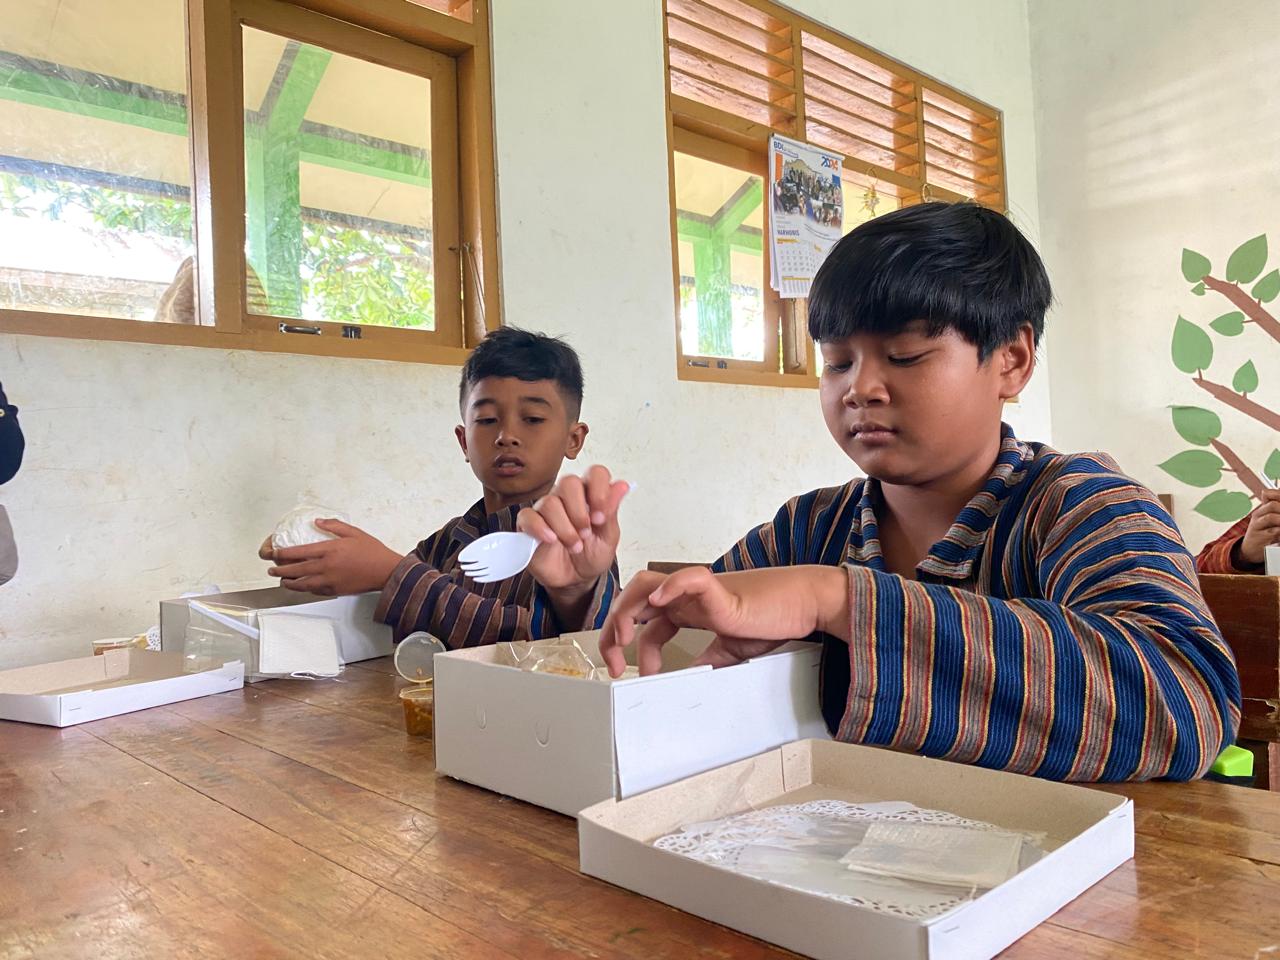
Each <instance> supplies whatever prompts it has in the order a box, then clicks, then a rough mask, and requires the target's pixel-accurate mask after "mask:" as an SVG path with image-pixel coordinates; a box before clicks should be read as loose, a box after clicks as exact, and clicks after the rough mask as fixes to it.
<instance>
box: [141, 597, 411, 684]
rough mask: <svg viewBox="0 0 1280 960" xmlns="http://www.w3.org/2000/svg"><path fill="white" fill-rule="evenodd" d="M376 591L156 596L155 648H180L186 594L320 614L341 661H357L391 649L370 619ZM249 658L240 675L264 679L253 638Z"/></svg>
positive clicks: (385, 629)
mask: <svg viewBox="0 0 1280 960" xmlns="http://www.w3.org/2000/svg"><path fill="white" fill-rule="evenodd" d="M378 597H379V594H377V593H361V594H356V595H355V596H350V597H317V596H314V595H313V594H309V593H299V592H298V591H296V590H286V589H285V588H284V587H264V588H262V589H259V590H239V591H235V592H232V593H214V594H209V595H207V596H203V597H184V598H182V599H178V600H161V601H160V649H161V650H165V651H174V652H176V653H181V652H182V646H183V640H184V639H185V636H186V630H187V624H188V622H190V617H191V608H190V607H189V606H188V604H189V603H190V602H191V601H192V600H196V601H199V602H200V603H205V604H213V605H214V606H215V607H216V606H217V605H219V604H225V605H227V606H232V607H248V608H249V609H250V610H256V611H257V612H258V613H280V612H288V613H298V614H305V615H306V616H310V617H324V618H325V619H327V620H330V621H332V622H333V628H334V633H336V634H337V637H338V652H339V654H340V656H341V659H342V662H343V663H357V662H359V661H361V660H372V659H374V658H375V657H389V656H391V654H392V653H393V652H394V651H395V644H394V643H393V642H392V639H391V628H390V627H389V626H387V625H386V624H383V623H378V622H376V621H375V620H374V619H373V611H374V610H375V609H376V608H377V606H378ZM250 647H251V652H250V657H249V662H248V663H246V664H245V679H246V680H248V681H249V682H251V683H252V682H256V681H258V680H265V679H268V678H267V677H263V676H259V675H258V672H257V671H258V661H257V656H258V649H257V641H256V640H255V641H251V643H250Z"/></svg>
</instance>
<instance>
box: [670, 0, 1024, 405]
mask: <svg viewBox="0 0 1280 960" xmlns="http://www.w3.org/2000/svg"><path fill="white" fill-rule="evenodd" d="M737 2H739V3H741V4H743V5H745V6H749V7H751V8H753V9H755V10H756V11H758V12H759V13H761V14H764V15H765V16H767V17H770V18H772V19H773V20H776V21H779V22H782V23H785V24H786V25H787V27H788V28H789V30H790V34H791V40H790V49H791V51H792V52H791V59H790V62H789V64H784V63H783V62H782V61H781V60H780V59H779V58H778V57H777V56H776V54H777V51H776V50H773V51H771V52H770V53H769V54H767V55H765V54H759V55H758V56H759V58H760V59H762V60H773V61H776V62H775V63H774V64H773V65H774V66H775V67H785V68H786V70H784V73H785V72H790V74H791V80H790V82H786V81H784V80H774V82H775V83H776V84H777V85H778V86H779V87H780V88H782V89H785V90H786V91H788V92H789V96H788V97H787V98H785V99H787V100H790V101H791V102H790V103H786V102H783V103H775V102H772V101H763V100H759V99H758V98H754V97H750V96H747V95H742V94H735V95H737V96H740V97H742V98H743V99H745V100H750V101H753V102H755V103H756V104H757V105H758V106H761V107H768V108H769V109H770V123H768V124H766V123H763V122H760V121H757V120H751V119H748V118H746V117H743V116H739V115H737V114H734V113H731V112H729V111H727V110H722V109H720V108H718V107H714V106H711V105H709V104H705V103H702V102H700V101H698V100H693V99H690V98H687V97H684V96H681V95H679V94H676V93H674V92H673V91H672V81H671V47H672V43H673V40H672V37H671V35H670V29H669V24H670V22H671V17H672V16H675V17H676V19H677V20H680V21H682V22H684V23H685V24H686V25H688V24H692V25H693V26H694V27H696V28H697V29H699V30H701V31H703V32H704V33H708V34H716V35H718V37H719V39H721V40H727V41H729V42H734V43H738V41H736V40H735V39H734V38H733V37H730V36H728V35H726V34H724V33H723V32H721V31H719V30H717V29H715V28H710V27H706V26H700V25H698V24H696V23H694V22H693V21H692V20H690V19H688V10H687V9H686V8H688V7H689V6H690V5H691V3H690V0H663V3H662V9H661V16H662V40H663V83H664V94H665V102H666V113H667V155H668V178H669V181H670V215H671V243H672V266H673V273H674V279H675V325H676V374H677V377H678V379H681V380H693V381H703V382H714V383H737V384H748V385H761V386H784V387H810V388H812V387H816V386H817V385H818V372H819V371H818V364H817V359H816V353H815V350H814V344H813V341H812V340H811V339H810V338H809V336H808V330H807V323H806V315H807V301H805V300H804V299H781V298H779V297H778V294H777V292H776V291H774V290H773V289H772V287H771V286H770V285H769V283H768V271H769V265H770V256H771V250H770V245H769V242H768V235H769V229H768V227H769V219H768V218H769V217H770V216H771V214H772V209H771V208H772V204H771V203H768V202H767V200H766V203H765V244H764V266H765V272H766V281H765V288H766V290H765V295H766V303H768V298H769V297H770V296H772V297H773V298H774V299H775V301H776V303H777V306H776V308H775V315H776V316H777V318H778V326H777V330H778V334H770V333H769V325H768V322H766V337H768V338H769V342H770V344H771V343H772V342H773V341H774V339H779V340H780V341H781V352H782V357H781V364H780V365H775V366H774V367H772V368H767V369H766V368H764V364H763V363H747V362H744V361H734V360H726V359H724V358H715V357H712V358H704V357H690V356H686V355H685V353H684V350H683V342H682V340H681V337H680V258H679V247H678V244H679V231H678V226H677V222H676V220H677V217H676V202H675V154H676V153H677V152H679V153H690V152H691V151H689V150H687V149H681V147H680V146H679V144H688V143H690V142H693V143H696V144H698V145H699V149H700V150H701V153H695V154H694V155H704V156H706V157H707V159H715V155H716V154H717V153H718V152H719V151H721V150H723V151H724V153H723V155H724V156H738V157H741V156H743V155H744V152H745V155H748V156H750V157H752V158H755V159H756V162H757V163H758V166H756V167H754V168H752V167H741V166H739V168H740V169H743V170H745V171H746V172H749V173H758V174H759V175H761V176H763V177H765V183H766V191H765V192H766V195H767V194H768V193H769V190H768V184H769V168H768V149H769V138H770V136H771V135H772V134H773V133H775V132H776V133H779V134H781V135H783V136H787V137H791V138H793V139H796V140H801V141H806V142H807V136H806V118H805V113H806V107H807V100H808V97H809V96H810V94H807V93H806V91H805V78H806V65H805V56H806V50H805V46H804V34H810V35H811V36H813V37H815V38H817V39H818V40H820V41H824V42H826V43H828V44H832V45H834V46H836V47H840V48H841V49H843V50H844V51H847V52H848V53H851V54H853V55H854V56H857V57H860V58H862V59H863V60H866V61H868V62H870V63H871V64H873V65H875V66H877V67H881V68H883V69H885V70H887V71H890V72H891V73H893V74H895V75H896V76H897V77H898V78H900V80H901V81H902V82H903V83H905V84H909V85H910V88H911V92H912V96H913V99H914V103H915V126H916V128H917V132H916V134H915V136H916V144H917V147H918V149H919V150H920V153H919V156H918V158H917V165H918V167H919V169H918V171H917V172H916V175H911V174H909V173H903V172H901V171H899V170H897V169H893V170H890V169H885V168H882V167H878V166H875V165H869V164H867V162H866V161H865V160H860V159H857V158H853V157H850V156H849V155H847V154H841V155H842V157H843V165H844V169H845V180H846V183H857V182H860V181H861V180H862V179H874V181H875V182H878V183H880V184H881V185H882V187H883V188H885V189H886V190H889V191H892V192H893V193H894V195H895V196H896V197H897V198H898V201H899V203H900V205H901V206H909V205H911V204H914V203H920V202H923V201H926V200H950V201H964V200H969V199H970V198H968V197H966V196H964V195H962V194H959V193H956V192H954V191H951V190H948V189H946V188H945V187H942V186H939V185H937V184H934V183H930V182H929V180H928V174H929V165H928V162H927V153H928V148H926V147H925V130H926V126H927V125H930V124H927V123H926V117H925V103H926V97H927V95H928V94H930V93H932V94H936V95H939V96H941V97H943V98H946V99H948V100H950V101H952V102H953V103H954V104H956V105H958V106H960V107H963V108H965V109H967V110H970V111H973V112H974V113H975V114H979V115H981V116H982V117H983V118H984V122H986V123H988V124H990V125H991V127H992V128H993V130H994V141H995V144H996V148H995V149H996V159H997V162H998V167H999V177H998V183H997V184H996V185H994V186H993V187H990V189H991V190H992V191H993V192H994V195H995V197H996V199H997V200H998V209H1000V210H1001V212H1006V210H1007V203H1008V199H1007V198H1008V182H1007V165H1006V162H1005V151H1004V115H1003V113H1002V112H1001V111H1000V110H997V109H996V108H995V107H992V106H991V105H989V104H986V103H983V102H982V101H980V100H977V99H976V98H974V97H971V96H969V95H968V94H965V93H963V92H962V91H959V90H956V89H955V88H954V87H951V86H949V85H947V84H944V83H941V82H939V81H937V80H935V79H933V78H932V77H930V76H928V75H926V74H924V73H921V72H920V71H918V70H915V69H913V68H911V67H909V66H907V65H906V64H903V63H900V62H899V61H897V60H894V59H893V58H891V57H888V56H886V55H885V54H882V53H880V52H879V51H877V50H875V49H873V48H871V47H868V46H866V45H865V44H862V43H859V42H858V41H856V40H854V39H852V38H851V37H847V36H845V35H844V34H842V33H839V32H838V31H835V30H833V29H831V28H830V27H827V26H824V25H823V24H821V23H818V22H816V21H813V20H810V19H809V18H807V17H804V16H801V15H800V14H798V13H795V12H794V11H792V10H789V9H787V8H786V7H782V6H779V5H778V4H776V3H772V2H770V0H737ZM698 4H701V5H702V6H709V7H717V4H716V3H715V2H714V0H692V5H698ZM673 6H674V7H679V8H680V9H678V10H673V9H672V8H673ZM717 16H718V17H719V18H720V19H722V20H724V21H725V22H729V21H737V22H738V23H740V24H741V25H743V26H745V27H746V28H748V29H750V30H755V31H760V30H761V29H762V28H759V27H756V26H755V25H753V24H749V23H747V22H746V21H742V20H740V19H739V18H737V17H736V16H735V15H734V14H732V13H728V12H719V13H718V14H717ZM706 56H707V57H708V58H709V59H710V60H712V61H716V62H718V63H721V64H726V65H728V66H734V65H733V64H732V63H730V62H729V61H727V60H725V59H724V58H722V57H719V56H712V55H710V54H707V55H706ZM815 56H819V57H820V56H821V55H820V54H815ZM707 82H708V83H709V84H710V81H707ZM712 85H714V84H712ZM724 89H725V90H726V91H727V92H729V93H731V94H733V93H734V91H732V90H731V88H728V87H725V88H724ZM814 99H815V100H816V101H820V102H821V98H819V97H816V96H815V98H814ZM835 109H837V110H840V109H841V108H840V107H839V106H838V105H837V106H835ZM939 109H942V108H939ZM786 117H790V118H791V120H790V124H789V125H788V123H787V122H786V120H785V118H786ZM778 118H782V120H778ZM788 126H790V129H788ZM691 138H692V139H691ZM819 146H820V148H821V149H823V150H828V151H831V152H835V153H840V151H839V150H836V149H835V148H832V147H829V146H821V145H819ZM936 149H941V148H936ZM718 162H723V161H718ZM729 165H730V166H738V165H737V164H732V163H731V164H729ZM864 169H865V170H867V175H865V176H864V175H863V173H862V171H863V170H864ZM976 202H983V201H981V200H979V201H976ZM988 205H990V204H988ZM846 209H847V201H846ZM766 317H768V312H766ZM768 356H769V344H767V345H766V359H767V358H768ZM775 356H776V354H775ZM690 360H694V361H703V360H710V364H709V365H707V366H703V365H702V364H701V363H700V362H699V363H697V365H691V364H690V362H689V361H690Z"/></svg>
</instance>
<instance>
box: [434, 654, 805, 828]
mask: <svg viewBox="0 0 1280 960" xmlns="http://www.w3.org/2000/svg"><path fill="white" fill-rule="evenodd" d="M711 638H712V635H711V634H710V633H707V632H704V631H699V630H682V631H680V633H678V634H677V635H676V637H675V638H674V639H673V640H672V641H671V642H670V643H668V644H667V645H666V647H665V648H664V650H663V672H662V673H659V674H656V675H654V676H651V677H634V678H630V679H623V680H615V681H612V682H608V683H606V682H604V681H601V680H588V679H580V678H577V677H567V676H559V675H556V674H549V673H536V672H534V673H531V672H526V671H522V670H520V669H518V668H516V667H512V666H507V665H506V663H505V662H504V660H503V651H502V649H501V645H493V646H484V647H474V648H471V649H465V650H454V651H451V652H449V653H442V654H439V655H438V656H437V657H436V658H435V749H436V769H437V770H438V771H439V772H440V773H443V774H447V775H448V776H451V777H455V778H456V779H459V780H465V781H467V782H468V783H474V784H476V785H478V786H481V787H485V788H487V789H489V790H495V791H497V792H499V793H503V794H506V795H508V796H512V797H517V798H518V799H521V800H526V801H528V802H529V803H534V804H537V805H538V806H542V807H548V808H550V809H552V810H556V811H559V812H560V813H565V814H569V815H574V814H577V812H578V811H579V810H581V809H582V808H583V807H586V806H589V805H591V804H593V803H596V802H597V801H599V800H603V799H605V798H606V797H629V796H631V795H633V794H636V793H640V792H642V791H644V790H651V789H653V788H654V787H657V786H661V785H662V784H666V783H671V782H673V781H676V780H679V779H681V778H682V777H687V776H689V775H690V774H693V773H698V772H701V771H703V770H708V769H710V768H712V767H718V766H721V765H722V764H726V763H731V762H733V761H734V760H741V759H742V758H743V757H750V756H753V755H754V754H757V753H759V752H761V751H762V750H768V749H770V748H772V747H776V746H778V745H779V744H783V743H787V742H789V741H792V740H797V739H802V738H806V737H826V736H827V735H828V734H827V728H826V724H825V723H824V722H823V719H822V711H821V708H820V707H819V704H818V670H819V663H820V657H821V654H822V650H821V646H820V645H819V644H816V643H806V642H796V643H792V644H788V645H787V646H785V647H782V648H779V649H778V650H776V651H774V652H772V653H769V654H767V655H765V656H763V657H758V658H756V659H755V660H751V661H748V662H747V663H742V664H738V665H736V666H732V667H722V668H721V669H718V670H712V669H711V668H710V667H705V666H702V667H690V666H689V664H690V663H691V662H692V661H693V660H694V658H695V657H696V656H697V655H698V654H699V653H701V652H702V650H703V648H705V647H706V645H707V644H708V643H710V641H711ZM559 639H560V640H564V639H575V640H577V641H578V644H579V646H580V647H581V648H582V650H583V652H584V653H586V654H587V655H588V657H589V658H590V659H591V660H592V662H593V663H595V664H597V665H599V664H601V663H602V661H601V660H600V654H599V648H598V646H597V644H598V641H599V632H598V631H589V632H586V633H578V634H566V635H565V636H564V637H562V638H559ZM555 642H557V640H556V639H552V640H544V641H539V643H540V644H550V643H555ZM632 649H634V648H632ZM628 655H629V656H630V655H631V651H630V650H629V651H628Z"/></svg>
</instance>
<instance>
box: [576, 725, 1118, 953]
mask: <svg viewBox="0 0 1280 960" xmlns="http://www.w3.org/2000/svg"><path fill="white" fill-rule="evenodd" d="M814 799H842V800H847V801H850V802H862V803H866V802H872V801H887V800H906V801H909V802H911V803H914V804H916V805H917V806H920V807H927V808H932V809H938V810H945V811H948V812H950V813H954V814H957V815H959V816H962V817H969V818H972V819H975V820H981V821H985V822H988V823H993V824H995V825H997V826H1001V827H1006V828H1009V829H1012V830H1020V831H1035V832H1044V833H1046V834H1047V835H1048V838H1049V839H1048V840H1047V841H1046V842H1045V844H1044V845H1043V846H1044V848H1045V849H1046V850H1047V851H1048V853H1047V855H1046V856H1045V857H1044V858H1043V859H1042V860H1040V861H1039V862H1038V863H1035V864H1033V865H1032V866H1030V867H1028V868H1027V869H1025V870H1023V871H1022V872H1021V873H1019V874H1017V875H1016V876H1014V877H1013V878H1012V879H1010V880H1008V881H1006V882H1005V883H1003V884H1001V885H1000V886H998V887H996V888H995V889H994V890H991V891H989V892H987V893H985V894H983V895H981V896H979V897H978V898H976V899H974V900H972V901H970V902H969V903H968V904H966V905H964V906H962V907H959V908H957V909H955V910H953V911H951V912H950V913H947V914H944V915H942V916H939V917H933V918H931V919H921V920H914V919H908V918H904V917H902V916H898V915H893V914H885V913H879V912H876V911H873V910H870V909H866V908H861V907H858V906H855V905H850V904H846V903H842V902H839V901H835V900H830V899H827V898H824V897H820V896H816V895H813V894H807V893H803V892H800V891H797V890H792V889H789V888H786V887H782V886H778V885H774V884H770V883H768V882H766V881H763V880H758V879H755V878H753V877H748V876H744V875H741V874H736V873H733V872H731V871H728V870H724V869H722V868H719V867H715V866H712V865H710V864H706V863H701V862H698V861H694V860H692V859H689V858H686V857H681V856H679V855H677V854H674V853H668V852H666V851H664V850H659V849H657V848H655V847H653V846H652V843H653V841H654V840H656V839H657V838H659V837H662V836H665V835H667V834H670V833H674V832H677V831H679V830H680V829H681V828H682V827H683V826H684V825H686V824H688V823H691V822H700V821H705V820H715V819H719V818H721V817H725V816H729V815H732V814H734V813H739V812H743V811H745V810H749V809H756V808H760V807H766V806H772V805H777V804H782V803H787V804H790V803H803V802H805V801H807V800H814ZM578 823H579V851H580V864H581V869H582V870H583V872H584V873H588V874H590V875H592V876H597V877H600V878H602V879H605V880H608V881H610V882H611V883H615V884H618V885H620V886H624V887H627V888H628V889H631V890H634V891H636V892H638V893H642V894H645V895H646V896H650V897H653V898H654V899H657V900H661V901H663V902H665V903H668V904H671V905H672V906H675V907H678V908H680V909H683V910H687V911H689V912H690V913H694V914H697V915H698V916H701V917H705V918H707V919H709V920H714V921H716V922H718V923H724V924H726V925H728V926H731V927H733V928H735V929H738V930H741V931H743V932H744V933H749V934H751V935H753V936H757V937H761V938H763V939H765V940H769V941H771V942H773V943H776V944H779V945H782V946H785V947H788V948H790V949H793V950H798V951H800V952H803V953H807V954H809V955H811V956H815V957H820V958H828V957H830V958H844V957H846V956H847V955H848V950H849V944H850V943H857V944H858V945H859V951H860V954H859V955H860V956H865V957H868V958H876V960H880V958H884V960H890V958H892V960H902V958H916V960H941V958H946V960H960V958H964V960H972V958H983V957H991V956H993V955H994V954H995V953H997V952H999V951H1000V950H1002V949H1004V947H1006V946H1008V945H1009V944H1010V943H1012V942H1013V941H1014V940H1016V939H1017V938H1018V937H1020V936H1022V935H1023V934H1024V933H1026V932H1027V931H1028V930H1030V929H1032V928H1033V927H1034V926H1035V925H1036V924H1038V923H1040V922H1042V921H1043V920H1045V919H1046V918H1048V917H1049V916H1051V915H1052V914H1053V913H1054V912H1055V911H1057V910H1058V909H1059V908H1061V907H1062V906H1063V905H1064V904H1065V903H1067V902H1069V901H1070V900H1071V899H1073V898H1074V897H1076V896H1078V895H1079V894H1080V893H1081V892H1083V891H1084V890H1085V889H1087V888H1088V887H1089V886H1091V885H1092V884H1093V883H1096V882H1097V881H1098V880H1100V879H1101V878H1102V877H1103V876H1105V875H1106V874H1107V873H1109V872H1110V871H1111V870H1113V869H1115V868H1116V867H1117V866H1119V864H1120V863H1123V862H1124V861H1125V860H1127V859H1128V858H1129V857H1131V856H1132V853H1133V808H1132V802H1131V801H1129V800H1127V799H1126V798H1124V797H1119V796H1115V795H1113V794H1106V793H1101V792H1099V791H1093V790H1088V789H1085V788H1083V787H1077V786H1072V785H1068V784H1061V783H1052V782H1049V781H1044V780H1037V779H1035V778H1031V777H1024V776H1020V775H1016V774H1009V773H1003V772H1000V771H993V770H986V769H982V768H978V767H971V766H967V765H963V764H954V763H948V762H945V761H939V760H931V759H928V758H924V757H920V756H916V755H913V754H903V753H895V752H892V751H888V750H884V749H879V748H875V747H864V746H855V745H852V744H843V743H835V742H830V741H800V742H796V743H791V744H787V745H785V746H783V747H781V748H779V749H776V750H771V751H769V752H767V753H764V754H761V755H759V756H756V757H752V758H750V759H748V760H743V761H739V762H738V763H734V764H730V765H728V766H725V767H721V768H719V769H716V770H711V771H707V772H706V773H702V774H698V775H696V776H692V777H689V778H687V779H685V780H682V781H680V782H678V783H674V784H671V785H668V786H665V787H659V788H657V789H655V790H652V791H650V792H648V793H643V794H640V795H638V796H634V797H631V798H629V799H624V800H605V801H603V802H601V803H598V804H595V805H593V806H591V807H588V808H587V809H585V810H583V811H582V812H581V813H580V814H579V818H578Z"/></svg>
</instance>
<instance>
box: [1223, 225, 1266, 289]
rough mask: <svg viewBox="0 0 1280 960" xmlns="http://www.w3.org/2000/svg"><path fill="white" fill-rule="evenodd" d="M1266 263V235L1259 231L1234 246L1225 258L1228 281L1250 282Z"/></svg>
mask: <svg viewBox="0 0 1280 960" xmlns="http://www.w3.org/2000/svg"><path fill="white" fill-rule="evenodd" d="M1266 265H1267V235H1266V234H1265V233H1260V234H1258V235H1257V236H1256V237H1254V238H1253V239H1252V240H1246V241H1245V242H1244V243H1242V244H1240V246H1238V247H1236V250H1235V253H1233V254H1231V256H1230V258H1229V259H1228V260H1227V282H1228V283H1252V282H1253V281H1254V280H1257V279H1258V274H1260V273H1262V268H1263V267H1265V266H1266Z"/></svg>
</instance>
